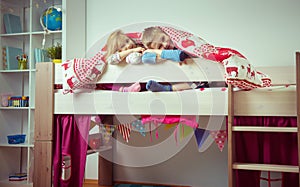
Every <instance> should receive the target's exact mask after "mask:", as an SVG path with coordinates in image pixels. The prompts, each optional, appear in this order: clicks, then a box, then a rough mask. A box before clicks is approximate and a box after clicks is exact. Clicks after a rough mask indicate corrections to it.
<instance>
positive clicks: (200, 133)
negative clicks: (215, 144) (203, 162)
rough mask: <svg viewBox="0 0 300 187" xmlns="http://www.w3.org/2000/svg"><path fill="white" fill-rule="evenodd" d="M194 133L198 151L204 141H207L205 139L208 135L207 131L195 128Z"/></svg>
mask: <svg viewBox="0 0 300 187" xmlns="http://www.w3.org/2000/svg"><path fill="white" fill-rule="evenodd" d="M194 133H195V137H196V140H197V144H198V149H200V148H201V147H202V145H203V143H204V142H205V140H206V139H207V137H208V135H209V131H207V130H205V129H200V128H196V130H195V132H194Z"/></svg>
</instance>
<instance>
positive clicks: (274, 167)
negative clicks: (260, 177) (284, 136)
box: [232, 163, 299, 173]
mask: <svg viewBox="0 0 300 187" xmlns="http://www.w3.org/2000/svg"><path fill="white" fill-rule="evenodd" d="M232 168H233V169H242V170H257V171H274V172H289V173H299V167H298V166H292V165H279V164H252V163H234V164H233V165H232Z"/></svg>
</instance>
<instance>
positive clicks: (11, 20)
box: [3, 14, 22, 34]
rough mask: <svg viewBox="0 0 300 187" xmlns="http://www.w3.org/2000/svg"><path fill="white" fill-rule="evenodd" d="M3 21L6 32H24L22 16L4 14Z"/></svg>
mask: <svg viewBox="0 0 300 187" xmlns="http://www.w3.org/2000/svg"><path fill="white" fill-rule="evenodd" d="M3 21H4V28H5V32H6V33H7V34H11V33H20V32H22V28H21V19H20V16H16V15H13V14H4V15H3Z"/></svg>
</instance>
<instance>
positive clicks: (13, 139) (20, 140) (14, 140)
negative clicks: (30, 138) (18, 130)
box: [7, 134, 26, 144]
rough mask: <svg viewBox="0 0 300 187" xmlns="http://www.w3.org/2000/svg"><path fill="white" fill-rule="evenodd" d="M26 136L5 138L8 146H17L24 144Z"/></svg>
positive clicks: (18, 135)
mask: <svg viewBox="0 0 300 187" xmlns="http://www.w3.org/2000/svg"><path fill="white" fill-rule="evenodd" d="M25 137H26V134H15V135H9V136H7V140H8V143H9V144H19V143H24V142H25Z"/></svg>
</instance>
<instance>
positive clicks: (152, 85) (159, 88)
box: [146, 80, 172, 92]
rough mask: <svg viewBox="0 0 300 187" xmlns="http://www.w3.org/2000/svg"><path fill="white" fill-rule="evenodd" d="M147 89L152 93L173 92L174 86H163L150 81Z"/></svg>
mask: <svg viewBox="0 0 300 187" xmlns="http://www.w3.org/2000/svg"><path fill="white" fill-rule="evenodd" d="M146 89H147V90H150V91H152V92H163V91H168V92H170V91H172V85H163V84H160V83H158V82H156V81H154V80H149V81H148V82H147V84H146Z"/></svg>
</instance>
